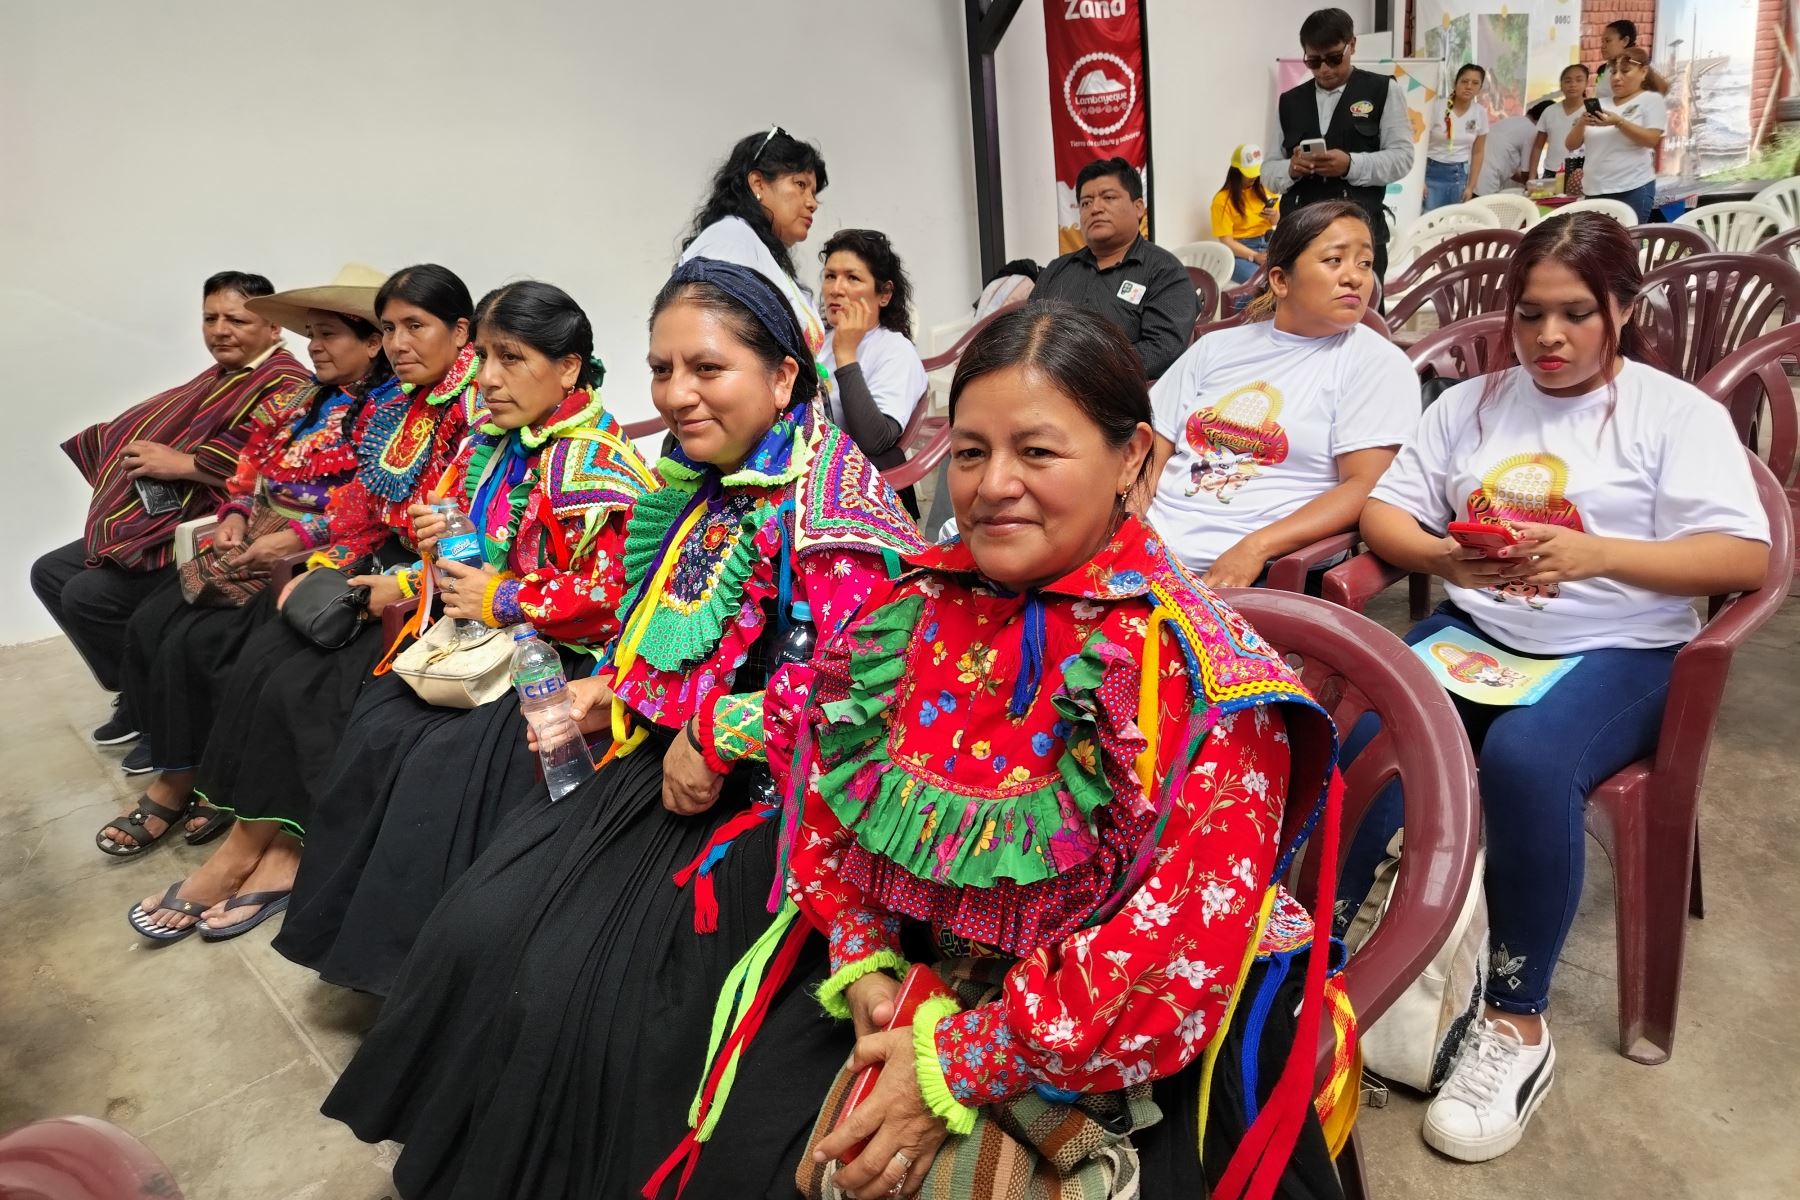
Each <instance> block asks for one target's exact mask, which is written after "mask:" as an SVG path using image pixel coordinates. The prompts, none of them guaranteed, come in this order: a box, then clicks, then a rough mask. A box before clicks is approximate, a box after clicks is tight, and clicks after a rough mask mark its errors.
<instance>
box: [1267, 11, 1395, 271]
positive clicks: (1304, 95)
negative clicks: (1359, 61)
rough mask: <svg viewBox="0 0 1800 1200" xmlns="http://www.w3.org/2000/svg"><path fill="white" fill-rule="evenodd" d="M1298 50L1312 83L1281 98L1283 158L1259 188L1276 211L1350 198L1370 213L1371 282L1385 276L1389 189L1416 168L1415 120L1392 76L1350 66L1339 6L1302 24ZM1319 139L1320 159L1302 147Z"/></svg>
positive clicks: (1346, 27)
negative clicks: (1272, 198) (1274, 195)
mask: <svg viewBox="0 0 1800 1200" xmlns="http://www.w3.org/2000/svg"><path fill="white" fill-rule="evenodd" d="M1300 49H1301V51H1302V52H1303V53H1304V54H1305V55H1306V67H1307V69H1308V70H1309V71H1311V72H1312V81H1311V82H1310V83H1303V84H1300V85H1299V86H1298V87H1293V88H1289V89H1288V90H1287V91H1285V92H1283V93H1282V94H1281V99H1280V101H1279V102H1278V104H1277V111H1278V114H1279V116H1280V118H1281V140H1280V143H1279V144H1280V146H1281V153H1282V156H1283V158H1282V159H1276V158H1275V156H1274V155H1270V156H1269V159H1268V161H1266V162H1264V163H1263V173H1262V178H1263V186H1264V187H1266V188H1268V189H1269V190H1270V191H1272V192H1280V193H1281V211H1282V212H1284V213H1286V212H1292V211H1293V210H1294V209H1296V208H1299V207H1301V206H1302V205H1306V204H1313V203H1316V202H1318V201H1320V200H1353V201H1355V202H1356V203H1357V204H1358V205H1359V206H1361V208H1362V210H1363V211H1364V212H1366V213H1368V214H1369V231H1370V232H1371V233H1373V234H1374V235H1375V277H1376V278H1377V279H1384V278H1386V277H1387V249H1388V227H1387V217H1386V215H1385V214H1384V213H1383V212H1382V201H1383V197H1384V196H1386V194H1387V185H1388V184H1390V183H1394V182H1396V181H1398V180H1401V179H1404V178H1406V174H1407V172H1408V171H1411V170H1412V165H1413V136H1412V120H1411V118H1410V117H1408V116H1407V113H1406V93H1405V91H1404V89H1402V87H1401V85H1400V81H1399V80H1398V79H1395V78H1394V77H1393V76H1391V75H1377V74H1375V73H1374V72H1373V71H1365V70H1363V69H1361V68H1360V67H1356V66H1353V65H1351V62H1350V58H1351V56H1352V55H1354V54H1355V53H1356V27H1355V25H1353V24H1352V23H1351V20H1350V14H1349V13H1347V12H1345V11H1344V10H1343V9H1341V8H1321V9H1319V10H1318V11H1317V12H1315V13H1313V14H1312V15H1311V16H1309V17H1307V18H1306V20H1305V21H1302V22H1301V23H1300ZM1309 138H1323V139H1324V140H1325V150H1324V151H1323V152H1322V153H1314V154H1306V153H1302V152H1301V150H1300V143H1301V142H1304V141H1306V140H1307V139H1309Z"/></svg>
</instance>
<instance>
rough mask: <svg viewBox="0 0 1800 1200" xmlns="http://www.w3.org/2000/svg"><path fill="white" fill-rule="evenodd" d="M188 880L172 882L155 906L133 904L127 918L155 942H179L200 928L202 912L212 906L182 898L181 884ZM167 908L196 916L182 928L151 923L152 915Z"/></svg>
mask: <svg viewBox="0 0 1800 1200" xmlns="http://www.w3.org/2000/svg"><path fill="white" fill-rule="evenodd" d="M186 882H187V880H185V879H177V880H176V881H175V882H174V883H171V884H170V885H169V890H168V891H166V892H164V893H163V898H162V899H161V900H159V901H157V902H156V907H155V908H152V909H145V908H144V906H143V905H142V904H134V905H132V906H131V911H130V912H128V913H126V914H125V919H126V920H127V921H130V922H131V927H132V928H133V929H135V930H137V931H138V932H139V933H140V934H142V935H143V936H145V937H147V938H149V939H150V940H151V941H153V942H179V941H180V940H181V939H182V938H184V937H186V936H187V935H188V934H190V933H192V932H194V931H195V930H196V929H198V928H200V914H201V913H204V912H205V911H206V910H207V909H209V908H211V907H212V905H210V904H201V903H200V902H199V901H197V900H183V899H181V897H180V896H179V895H178V893H179V892H180V891H181V885H182V884H184V883H186ZM165 910H172V911H174V912H178V913H185V914H186V915H187V916H190V917H192V918H194V920H193V923H192V924H189V925H184V926H182V927H181V928H180V929H172V928H170V927H168V926H166V925H152V924H151V923H150V918H151V916H152V915H154V914H156V913H159V912H163V911H165Z"/></svg>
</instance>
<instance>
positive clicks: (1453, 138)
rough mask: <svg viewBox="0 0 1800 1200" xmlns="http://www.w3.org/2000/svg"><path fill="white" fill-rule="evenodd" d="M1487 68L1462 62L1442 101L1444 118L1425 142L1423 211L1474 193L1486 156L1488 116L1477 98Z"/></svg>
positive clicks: (1485, 77)
mask: <svg viewBox="0 0 1800 1200" xmlns="http://www.w3.org/2000/svg"><path fill="white" fill-rule="evenodd" d="M1486 82H1487V68H1486V67H1481V66H1477V65H1476V64H1474V63H1464V64H1463V65H1462V68H1461V69H1460V70H1458V71H1457V72H1456V84H1455V86H1454V87H1453V88H1452V89H1451V92H1450V95H1449V96H1448V97H1446V98H1445V100H1444V118H1443V120H1441V121H1436V122H1433V123H1432V126H1431V133H1430V136H1429V137H1427V138H1426V140H1425V211H1426V212H1430V211H1431V210H1432V209H1434V208H1443V207H1444V206H1445V205H1447V204H1461V203H1462V202H1463V201H1465V200H1467V199H1468V198H1469V197H1470V196H1473V195H1474V194H1475V184H1476V183H1477V182H1478V181H1479V180H1480V179H1481V161H1482V158H1483V157H1484V156H1485V155H1486V153H1487V139H1488V115H1487V109H1486V108H1484V107H1482V105H1481V103H1480V101H1478V100H1477V99H1476V97H1477V96H1478V95H1480V93H1481V85H1482V84H1484V83H1486Z"/></svg>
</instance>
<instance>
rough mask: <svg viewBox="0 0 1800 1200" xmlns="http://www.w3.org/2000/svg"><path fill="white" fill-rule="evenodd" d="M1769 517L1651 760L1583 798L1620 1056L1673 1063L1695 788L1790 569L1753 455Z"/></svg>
mask: <svg viewBox="0 0 1800 1200" xmlns="http://www.w3.org/2000/svg"><path fill="white" fill-rule="evenodd" d="M1750 473H1751V475H1753V476H1754V477H1755V479H1756V491H1757V495H1758V496H1759V497H1760V498H1761V500H1762V503H1763V508H1764V510H1765V511H1766V512H1767V513H1768V515H1769V529H1770V534H1771V543H1772V544H1771V546H1770V553H1769V571H1768V574H1767V575H1766V576H1764V579H1763V584H1762V587H1760V588H1759V589H1757V590H1756V591H1754V592H1744V593H1742V594H1740V595H1738V596H1736V597H1722V596H1721V597H1714V615H1713V617H1712V619H1711V620H1710V621H1708V622H1707V624H1706V626H1705V628H1703V629H1701V631H1700V633H1699V634H1698V636H1696V637H1695V638H1694V640H1693V641H1691V642H1689V643H1688V644H1687V645H1686V646H1683V647H1682V648H1681V650H1680V651H1679V652H1678V653H1677V654H1676V655H1675V670H1674V674H1673V675H1672V676H1671V677H1670V679H1669V694H1668V700H1667V704H1666V707H1665V708H1664V710H1663V722H1662V729H1661V732H1660V734H1659V735H1658V738H1657V745H1656V754H1655V756H1654V757H1653V758H1647V759H1643V760H1642V761H1639V762H1636V763H1633V764H1631V765H1630V766H1628V767H1626V768H1625V769H1624V770H1622V771H1620V772H1618V773H1617V774H1616V775H1614V776H1612V777H1611V778H1610V779H1608V780H1606V781H1605V782H1604V783H1602V784H1600V785H1599V786H1598V787H1596V788H1595V789H1594V790H1593V791H1592V792H1590V793H1589V794H1588V808H1587V825H1588V831H1589V832H1590V833H1592V834H1593V835H1594V837H1595V839H1596V840H1598V841H1599V842H1600V845H1601V847H1602V848H1603V849H1605V850H1606V853H1607V857H1608V858H1610V859H1611V860H1612V863H1613V875H1614V891H1615V894H1616V897H1617V899H1616V902H1615V912H1614V920H1615V923H1616V925H1617V928H1618V944H1619V1053H1621V1054H1623V1055H1624V1056H1625V1057H1626V1058H1629V1059H1631V1060H1633V1061H1634V1062H1641V1063H1650V1064H1654V1063H1661V1062H1666V1061H1668V1058H1669V1054H1670V1052H1671V1050H1672V1049H1673V1048H1674V1043H1675V1011H1676V1007H1677V1005H1678V1003H1679V1001H1680V998H1681V964H1682V957H1683V954H1684V953H1685V949H1686V938H1687V925H1686V920H1685V917H1686V914H1687V913H1689V912H1690V911H1691V912H1693V914H1694V915H1696V916H1699V915H1701V914H1702V911H1703V907H1704V906H1703V904H1702V902H1701V897H1702V893H1701V889H1700V857H1699V833H1700V784H1701V780H1702V777H1703V776H1704V774H1705V772H1706V756H1707V752H1708V750H1709V749H1710V748H1711V744H1712V732H1713V726H1714V725H1715V724H1717V723H1718V717H1719V702H1720V700H1721V698H1722V697H1723V696H1724V692H1725V679H1726V675H1727V673H1728V672H1729V671H1730V668H1731V657H1732V655H1733V653H1735V652H1736V650H1737V648H1738V647H1739V646H1740V645H1742V644H1743V643H1744V641H1745V640H1746V639H1747V638H1749V637H1750V635H1751V634H1753V633H1755V632H1756V631H1757V630H1758V629H1759V628H1761V627H1762V625H1763V624H1764V622H1766V621H1767V620H1768V619H1769V618H1770V617H1772V616H1774V615H1775V613H1776V611H1777V610H1778V609H1780V607H1781V603H1782V601H1783V600H1784V599H1786V598H1787V594H1788V587H1789V583H1790V580H1791V578H1792V575H1793V569H1792V562H1793V556H1794V522H1793V517H1792V515H1791V513H1790V511H1789V506H1788V499H1787V496H1786V495H1785V494H1783V492H1782V489H1781V485H1780V484H1779V483H1777V482H1776V480H1775V476H1774V475H1772V474H1771V473H1770V472H1769V469H1768V468H1767V467H1765V466H1764V465H1763V464H1762V463H1761V462H1760V461H1758V460H1757V459H1756V458H1754V457H1751V459H1750ZM1401 574H1402V572H1401V571H1400V570H1399V568H1397V567H1394V566H1392V565H1390V564H1388V563H1386V562H1383V561H1382V560H1381V559H1379V558H1377V557H1375V555H1373V554H1363V555H1359V556H1358V557H1356V558H1353V559H1351V560H1350V561H1349V562H1347V563H1345V564H1343V565H1342V566H1340V567H1335V568H1333V569H1332V570H1330V571H1328V572H1326V575H1325V588H1324V592H1325V597H1326V599H1328V600H1330V601H1332V602H1333V603H1336V604H1341V605H1343V606H1344V607H1346V608H1350V609H1352V610H1354V611H1361V609H1362V606H1363V605H1365V604H1367V603H1368V601H1369V599H1370V597H1372V596H1374V595H1375V594H1376V593H1378V592H1380V591H1381V590H1382V589H1383V588H1385V587H1387V586H1388V585H1389V584H1392V583H1394V582H1396V581H1398V579H1399V578H1400V575H1401Z"/></svg>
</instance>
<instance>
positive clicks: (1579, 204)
mask: <svg viewBox="0 0 1800 1200" xmlns="http://www.w3.org/2000/svg"><path fill="white" fill-rule="evenodd" d="M1572 212H1597V213H1605V214H1606V215H1607V216H1609V217H1611V218H1612V219H1613V220H1615V221H1617V222H1618V223H1619V224H1621V225H1625V226H1632V225H1636V224H1637V219H1638V217H1637V209H1635V208H1633V207H1631V205H1629V204H1627V203H1625V202H1624V201H1623V200H1603V199H1601V198H1600V197H1598V196H1591V197H1588V198H1587V199H1583V200H1576V201H1574V202H1573V203H1570V204H1565V205H1563V206H1562V207H1561V208H1559V209H1557V210H1556V211H1555V212H1553V213H1551V214H1550V215H1551V216H1553V217H1560V216H1561V215H1562V214H1564V213H1572Z"/></svg>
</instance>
